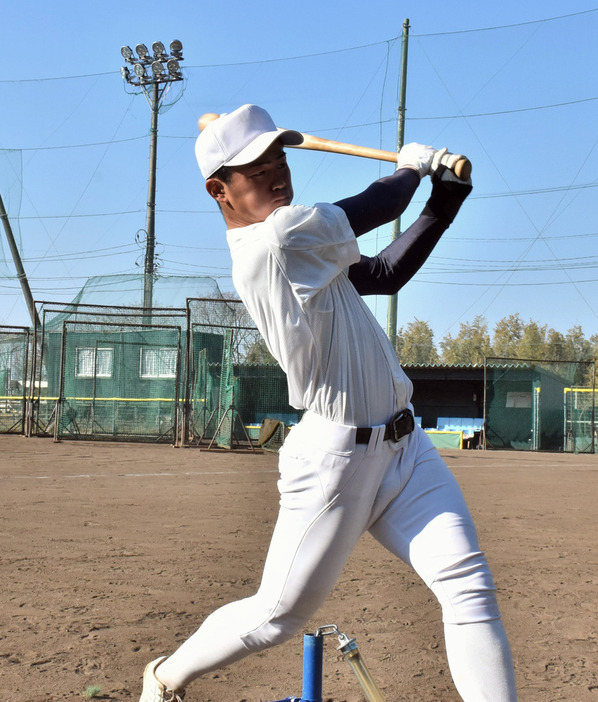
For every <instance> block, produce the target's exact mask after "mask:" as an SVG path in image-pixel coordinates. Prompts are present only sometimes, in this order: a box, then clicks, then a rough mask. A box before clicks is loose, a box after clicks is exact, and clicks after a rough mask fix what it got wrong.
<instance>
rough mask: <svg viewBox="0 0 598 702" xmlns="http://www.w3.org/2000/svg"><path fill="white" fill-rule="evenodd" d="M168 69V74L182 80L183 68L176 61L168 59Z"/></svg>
mask: <svg viewBox="0 0 598 702" xmlns="http://www.w3.org/2000/svg"><path fill="white" fill-rule="evenodd" d="M166 68H168V72H169V73H170V75H171V76H173V78H181V66H180V64H179V62H178V61H177V60H176V59H174V58H170V59H168V61H166Z"/></svg>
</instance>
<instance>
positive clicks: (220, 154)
mask: <svg viewBox="0 0 598 702" xmlns="http://www.w3.org/2000/svg"><path fill="white" fill-rule="evenodd" d="M276 139H281V140H282V143H283V144H286V145H289V146H297V145H298V144H301V143H302V142H303V135H302V134H301V133H300V132H296V131H294V130H293V129H278V128H277V127H276V125H275V124H274V121H273V119H272V117H270V115H269V114H268V113H267V112H266V110H264V109H262V108H261V107H258V106H257V105H243V106H242V107H239V108H238V109H236V110H235V111H234V112H229V113H225V114H222V115H220V117H219V118H218V119H215V120H214V121H213V122H210V123H209V124H208V125H207V126H206V127H205V129H204V130H203V131H202V132H201V133H200V135H199V136H198V137H197V141H196V142H195V157H196V158H197V163H198V164H199V168H200V170H201V172H202V175H203V177H204V178H206V179H207V178H209V177H210V176H211V175H212V174H213V173H215V172H216V171H217V170H218V169H219V168H220V167H221V166H243V165H245V164H247V163H252V162H253V161H255V160H256V159H257V158H258V157H259V156H261V155H262V154H263V153H264V151H266V150H267V149H268V148H269V147H270V146H271V145H272V144H273V143H274V142H275V141H276Z"/></svg>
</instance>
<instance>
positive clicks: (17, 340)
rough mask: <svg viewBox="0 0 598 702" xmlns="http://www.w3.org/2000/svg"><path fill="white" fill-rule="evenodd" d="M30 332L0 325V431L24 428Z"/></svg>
mask: <svg viewBox="0 0 598 702" xmlns="http://www.w3.org/2000/svg"><path fill="white" fill-rule="evenodd" d="M29 343H30V332H29V330H28V329H26V328H23V327H7V326H0V434H10V433H18V434H22V433H23V432H24V429H25V414H26V397H27V384H28V380H27V368H28V356H29Z"/></svg>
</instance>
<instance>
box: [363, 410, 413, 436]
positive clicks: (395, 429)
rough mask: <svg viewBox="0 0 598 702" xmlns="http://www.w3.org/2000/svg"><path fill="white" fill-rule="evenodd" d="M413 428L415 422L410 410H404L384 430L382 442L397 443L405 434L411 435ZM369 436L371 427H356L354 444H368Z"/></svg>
mask: <svg viewBox="0 0 598 702" xmlns="http://www.w3.org/2000/svg"><path fill="white" fill-rule="evenodd" d="M414 428H415V420H414V419H413V414H412V413H411V410H408V409H404V410H403V411H402V412H397V413H396V414H395V416H394V417H393V418H392V419H391V420H390V422H388V424H387V425H386V428H385V429H384V441H394V442H397V441H398V440H399V439H402V438H403V437H404V436H407V434H411V432H412V431H413V429H414ZM371 436H372V427H365V428H360V427H358V428H357V430H356V432H355V443H357V444H369V442H370V437H371Z"/></svg>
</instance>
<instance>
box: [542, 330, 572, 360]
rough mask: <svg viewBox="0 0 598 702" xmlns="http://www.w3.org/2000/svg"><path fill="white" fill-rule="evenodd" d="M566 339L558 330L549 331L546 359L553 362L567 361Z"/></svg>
mask: <svg viewBox="0 0 598 702" xmlns="http://www.w3.org/2000/svg"><path fill="white" fill-rule="evenodd" d="M566 346H567V345H566V342H565V337H564V336H563V334H561V332H558V331H556V329H552V328H551V329H549V330H548V332H547V333H546V358H550V359H551V360H553V361H565V360H567V348H566Z"/></svg>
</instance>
